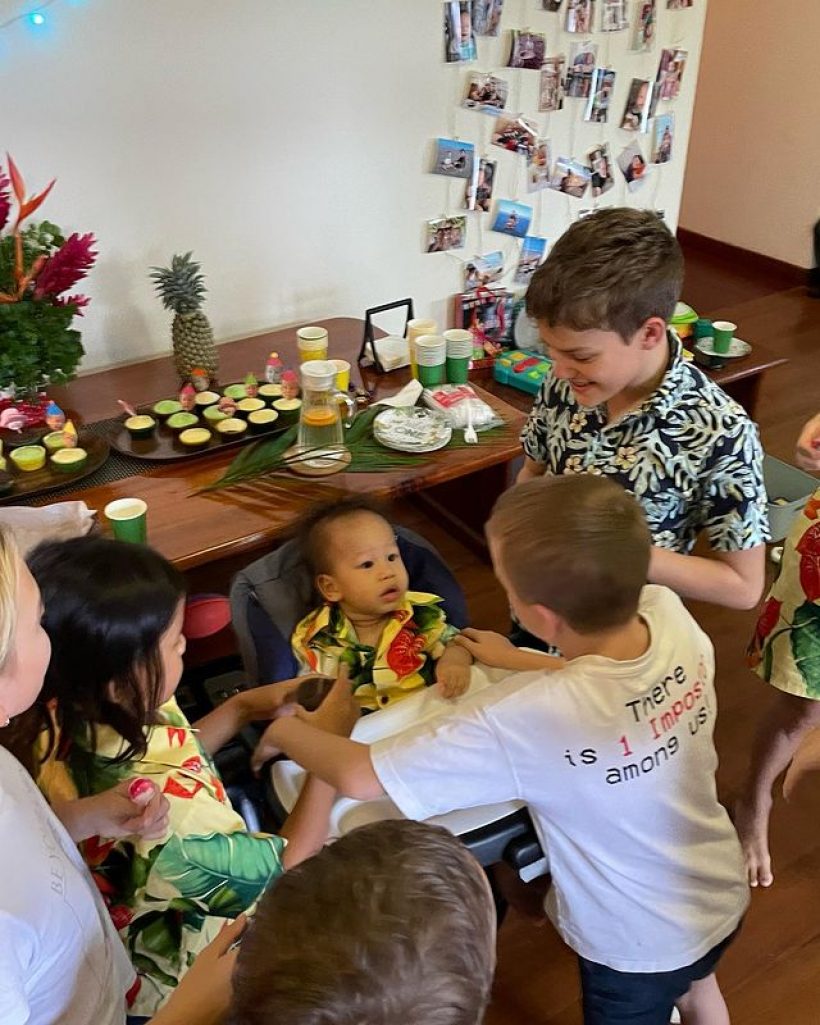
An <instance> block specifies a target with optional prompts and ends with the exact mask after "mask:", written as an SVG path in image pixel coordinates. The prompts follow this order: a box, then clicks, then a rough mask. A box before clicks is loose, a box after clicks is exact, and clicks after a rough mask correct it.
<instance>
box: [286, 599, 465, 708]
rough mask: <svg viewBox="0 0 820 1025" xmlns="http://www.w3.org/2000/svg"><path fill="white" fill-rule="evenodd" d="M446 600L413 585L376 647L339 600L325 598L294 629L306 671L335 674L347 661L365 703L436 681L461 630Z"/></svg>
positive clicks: (379, 704) (374, 704) (384, 701)
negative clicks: (448, 614)
mask: <svg viewBox="0 0 820 1025" xmlns="http://www.w3.org/2000/svg"><path fill="white" fill-rule="evenodd" d="M441 601H442V599H441V598H438V597H436V595H434V594H424V593H423V592H421V591H408V592H407V594H406V595H405V598H404V603H403V604H402V606H401V608H399V609H397V610H396V611H395V612H394V613H393V615H392V618H391V619H390V621H389V622H388V623H387V625H386V626H385V628H384V630H383V631H382V635H381V638H380V639H379V643H378V646H377V647H375V648H373V647H371V646H370V645H368V644H360V643H359V639H358V638H357V637H356V631H355V630H354V629H353V626H352V624H351V623H350V621H349V620H348V618H347V616H345V614H344V613H343V612H342V610H341V609H340V608H339V606H338V605H336V604H327V603H326V604H324V605H321V606H320V607H319V608H318V609H314V611H313V612H311V613H309V614H308V615H307V616H305V618H304V619H303V620H302V622H301V623H299V625H298V626H297V627H296V629H295V630H294V632H293V638H292V641H291V643H292V644H293V651H294V654H295V655H296V658H297V660H298V662H299V664H300V666H301V667H302V669H303V671H305V672H313V673H328V674H330V675H333V674H334V673H335V672H336V671H337V670H338V668H339V665H340V663H344V664H345V665H346V666H347V668H348V671H349V673H350V679H351V682H352V684H353V692H354V694H355V696H356V698H357V700H358V701H359V702H360V703H361V705H362V707H363V708H367V709H371V710H372V709H376V708H383V707H384V706H385V705H389V704H390V703H391V702H393V701H398V700H400V699H401V698H403V697H406V696H407V694H408V693H409V692H410V691H414V690H417V689H418V688H419V687H429V686H430V685H431V684H432V683H434V682H435V680H434V669H435V662H436V660H437V659H439V658H441V656H442V655H443V654H444V648H445V645H447V644H448V643H449V642H450V641H451V640H452V639H453V637H455V636H456V634H457V633H458V630H456V628H455V627H454V626H450V624H449V623H448V622H447V620H446V618H445V616H444V610H443V609H442V608H441Z"/></svg>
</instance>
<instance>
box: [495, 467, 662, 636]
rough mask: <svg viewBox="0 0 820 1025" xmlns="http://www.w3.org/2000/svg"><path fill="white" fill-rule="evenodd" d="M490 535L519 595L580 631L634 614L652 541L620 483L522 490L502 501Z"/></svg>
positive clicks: (531, 484)
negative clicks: (544, 607) (545, 608)
mask: <svg viewBox="0 0 820 1025" xmlns="http://www.w3.org/2000/svg"><path fill="white" fill-rule="evenodd" d="M487 533H488V535H489V536H490V538H491V540H493V541H494V542H495V543H496V545H497V548H498V557H499V559H500V561H501V564H502V569H503V571H504V575H505V577H506V578H507V580H508V582H509V583H510V585H511V586H512V588H513V590H514V591H515V593H516V595H517V596H518V597H519V598H520V599H521V600H522V601H524V602H526V603H527V604H528V605H544V606H546V607H547V608H548V609H551V610H552V611H553V612H556V613H557V614H558V615H559V616H561V618H562V619H564V620H565V621H566V622H567V623H568V624H569V626H570V627H571V628H572V629H573V630H575V631H576V632H578V633H594V632H596V631H599V630H609V629H613V628H615V627H618V626H622V625H623V624H624V623H627V622H629V620H630V619H631V618H632V617H633V616H634V615H635V613H636V611H637V609H638V600H639V598H640V594H641V588H642V587H643V586H644V584H645V583H646V577H647V573H648V570H649V548H650V543H651V541H650V536H649V530H648V528H647V526H646V520H645V519H644V516H643V512H642V510H641V508H640V506H639V505H638V503H637V502H636V501H635V499H634V498H633V497H632V496H631V495H630V494H628V493H627V492H626V491H625V490H624V489H623V488H622V487H620V486H619V485H618V484H615V483H614V482H613V481H610V480H607V479H606V478H604V477H598V476H593V475H591V474H570V475H566V476H561V477H554V476H547V477H540V478H539V479H538V480H533V481H527V482H526V483H524V484H518V485H517V486H516V487H514V488H511V489H510V490H509V491H507V492H505V493H504V494H503V495H502V496H501V497H500V498H499V499H498V501H497V502H496V504H495V508H494V509H493V512H492V515H491V517H490V520H489V523H488V524H487Z"/></svg>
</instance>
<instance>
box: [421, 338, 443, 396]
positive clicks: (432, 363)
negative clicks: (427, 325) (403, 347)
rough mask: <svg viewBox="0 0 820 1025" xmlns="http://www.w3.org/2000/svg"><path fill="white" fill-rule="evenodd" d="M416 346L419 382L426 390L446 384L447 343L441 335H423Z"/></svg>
mask: <svg viewBox="0 0 820 1025" xmlns="http://www.w3.org/2000/svg"><path fill="white" fill-rule="evenodd" d="M415 345H416V366H417V369H418V378H419V381H421V383H422V384H423V385H424V387H425V388H434V387H435V386H436V385H439V384H444V377H445V370H446V364H447V342H446V341H445V340H444V339H443V338H442V337H441V336H440V335H422V336H421V337H420V338H417V339H416V342H415Z"/></svg>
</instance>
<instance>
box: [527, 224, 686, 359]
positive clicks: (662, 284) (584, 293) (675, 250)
mask: <svg viewBox="0 0 820 1025" xmlns="http://www.w3.org/2000/svg"><path fill="white" fill-rule="evenodd" d="M682 284H683V255H682V253H681V249H680V246H679V245H678V241H677V239H676V238H675V236H674V235H673V234H672V233H671V232H670V230H669V229H668V228H667V226H666V225H665V224H664V223H663V221H662V220H661V219H660V218H659V217H658V216H657V215H656V214H655V213H654V211H651V210H633V209H629V208H625V207H615V208H609V209H606V210H598V211H597V212H596V213H594V214H590V216H589V217H585V218H584V219H583V220H581V221H576V222H575V223H574V224H573V225H571V226H570V227H569V228H568V229H567V231H565V232H564V234H563V235H562V236H561V237H560V238H559V239H558V241H557V242H556V243H555V245H554V246H553V248H552V251H551V252H550V254H549V256H548V257H547V259H546V260H545V261H544V263H542V264H541V266H540V267H539V268H538V270H537V271H536V272H535V274H534V275H533V278H532V281H531V282H530V286H529V288H528V289H527V313H528V314H529V315H530V316H531V317H533V318H534V319H535V320H542V321H544V322H545V323H546V324H547V326H549V327H568V328H571V329H572V330H574V331H588V330H591V329H598V330H602V331H616V332H617V333H618V334H619V335H620V336H621V338H623V340H624V341H625V342H628V341H629V339H630V338H631V337H632V336H633V335H634V334H635V332H636V331H637V330H638V329H639V328H640V327H641V325H643V324H644V323H646V321H647V320H648V319H649V318H650V317H661V318H662V319H663V320H665V321H668V320H669V318H670V317H671V316H672V313H673V312H674V309H675V303H676V302H677V301H678V298H679V297H680V292H681V287H682Z"/></svg>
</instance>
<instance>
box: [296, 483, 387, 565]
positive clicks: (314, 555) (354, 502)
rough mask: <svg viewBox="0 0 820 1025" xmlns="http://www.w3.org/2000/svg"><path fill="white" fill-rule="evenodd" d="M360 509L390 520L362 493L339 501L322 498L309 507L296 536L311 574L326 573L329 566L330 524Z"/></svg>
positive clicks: (375, 503)
mask: <svg viewBox="0 0 820 1025" xmlns="http://www.w3.org/2000/svg"><path fill="white" fill-rule="evenodd" d="M359 513H370V515H371V516H378V517H379V518H380V519H383V520H384V521H385V522H386V523H389V520H388V519H387V517H386V516H385V514H384V510H383V509H382V508H381V506H380V505H379V504H378V503H377V502H374V501H373V500H372V499H370V498H367V497H366V496H365V495H350V496H348V497H347V498H343V499H341V501H335V502H322V503H320V504H318V505H314V506H312V507H311V508H310V509H308V511H307V514H306V516H305V518H304V520H303V521H302V523H301V524H300V526H299V530H298V533H297V535H296V536H297V540H298V543H299V547H300V548H301V551H302V557H303V558H304V560H305V562H306V563H307V565H308V568H309V569H310V571H311V573H312V574H313V575H314V576H318V575H319V574H320V573H329V572H330V571H331V569H332V566H331V564H330V544H329V537H328V535H329V533H330V528H331V527H333V526H335V525H336V524H337V523H339V522H340V521H341V520H344V519H347V518H348V517H349V516H356V515H358V514H359Z"/></svg>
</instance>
